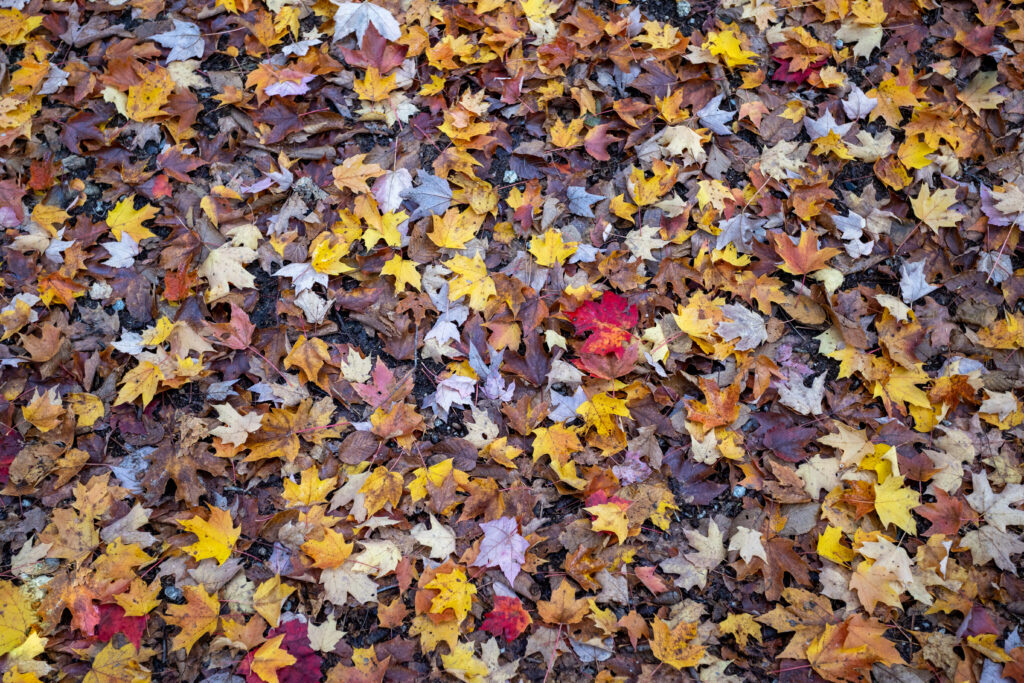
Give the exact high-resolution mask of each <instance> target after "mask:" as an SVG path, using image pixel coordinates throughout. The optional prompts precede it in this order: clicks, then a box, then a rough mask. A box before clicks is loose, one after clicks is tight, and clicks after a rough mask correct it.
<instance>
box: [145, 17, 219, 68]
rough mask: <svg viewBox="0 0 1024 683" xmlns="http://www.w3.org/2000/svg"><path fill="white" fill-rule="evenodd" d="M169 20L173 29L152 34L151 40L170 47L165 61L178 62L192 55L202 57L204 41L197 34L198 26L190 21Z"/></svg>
mask: <svg viewBox="0 0 1024 683" xmlns="http://www.w3.org/2000/svg"><path fill="white" fill-rule="evenodd" d="M171 21H173V22H174V29H173V30H170V31H165V32H163V33H157V34H156V35H154V36H152V38H153V40H155V41H156V42H158V43H160V45H161V46H163V47H168V48H170V49H171V53H170V54H169V55H167V61H168V62H180V61H184V60H186V59H192V58H193V57H194V58H196V59H202V58H203V51H204V50H205V49H206V43H205V42H204V41H203V37H202V36H201V35H200V34H199V27H198V26H196V25H195V24H193V23H192V22H190V21H181V20H180V19H172V20H171Z"/></svg>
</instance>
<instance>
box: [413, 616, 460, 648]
mask: <svg viewBox="0 0 1024 683" xmlns="http://www.w3.org/2000/svg"><path fill="white" fill-rule="evenodd" d="M409 635H411V636H419V637H420V650H421V651H422V652H423V653H424V654H426V653H428V652H433V651H434V650H435V649H437V646H438V645H440V644H441V643H448V648H449V649H450V650H454V649H455V644H456V642H458V638H459V622H457V621H456V620H455V619H448V620H446V621H442V622H441V623H438V624H435V623H434V620H433V619H431V618H430V615H428V614H420V615H419V616H417V617H415V618H414V619H413V620H412V625H411V626H409Z"/></svg>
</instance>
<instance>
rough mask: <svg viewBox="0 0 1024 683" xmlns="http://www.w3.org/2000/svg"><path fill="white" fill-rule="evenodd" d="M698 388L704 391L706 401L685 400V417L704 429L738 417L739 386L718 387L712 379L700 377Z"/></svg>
mask: <svg viewBox="0 0 1024 683" xmlns="http://www.w3.org/2000/svg"><path fill="white" fill-rule="evenodd" d="M700 389H701V391H702V392H704V397H705V399H707V402H706V403H699V402H697V401H695V400H689V401H687V402H686V412H687V415H686V417H687V419H688V420H691V421H692V422H699V423H700V424H701V425H703V427H704V429H705V430H710V429H713V428H715V427H725V426H728V425H730V424H732V423H733V421H734V420H736V418H738V417H739V397H740V387H739V386H738V385H736V384H732V385H729V386H728V387H726V388H725V390H724V391H723V390H721V389H719V388H718V383H717V382H716V381H715V380H713V379H704V378H703V377H702V378H700Z"/></svg>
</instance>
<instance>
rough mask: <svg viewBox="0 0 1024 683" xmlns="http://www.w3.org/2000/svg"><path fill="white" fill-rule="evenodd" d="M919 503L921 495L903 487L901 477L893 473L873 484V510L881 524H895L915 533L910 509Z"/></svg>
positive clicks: (914, 524)
mask: <svg viewBox="0 0 1024 683" xmlns="http://www.w3.org/2000/svg"><path fill="white" fill-rule="evenodd" d="M920 504H921V495H920V494H919V493H918V492H917V491H914V490H912V489H908V488H904V487H903V477H899V476H896V475H893V476H891V477H889V478H888V479H886V480H885V481H884V482H882V483H881V484H875V512H876V513H877V514H878V519H880V520H881V521H882V524H884V525H886V526H888V525H890V524H895V525H896V526H898V527H899V528H900V529H903V530H904V531H906V532H907V533H909V534H917V522H916V521H915V520H914V516H913V515H912V514H910V511H911V510H913V509H914V508H916V507H917V506H918V505H920Z"/></svg>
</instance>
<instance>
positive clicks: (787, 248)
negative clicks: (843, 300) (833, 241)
mask: <svg viewBox="0 0 1024 683" xmlns="http://www.w3.org/2000/svg"><path fill="white" fill-rule="evenodd" d="M768 236H769V237H770V238H771V240H772V242H773V243H774V245H775V253H777V254H778V255H779V256H780V257H782V264H781V265H780V266H779V269H780V270H784V271H786V272H787V273H789V274H791V275H806V274H808V273H813V272H814V271H816V270H821V269H822V268H827V267H828V261H829V259H831V258H832V257H833V256H836V255H838V254H839V253H840V250H839V249H836V248H835V247H825V248H824V249H819V248H818V237H817V235H815V234H814V233H813V232H812V231H810V230H804V231H803V232H801V233H800V241H799V242H793V240H792V239H790V237H789V235H787V234H786V233H784V232H780V231H772V232H770V233H768Z"/></svg>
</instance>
